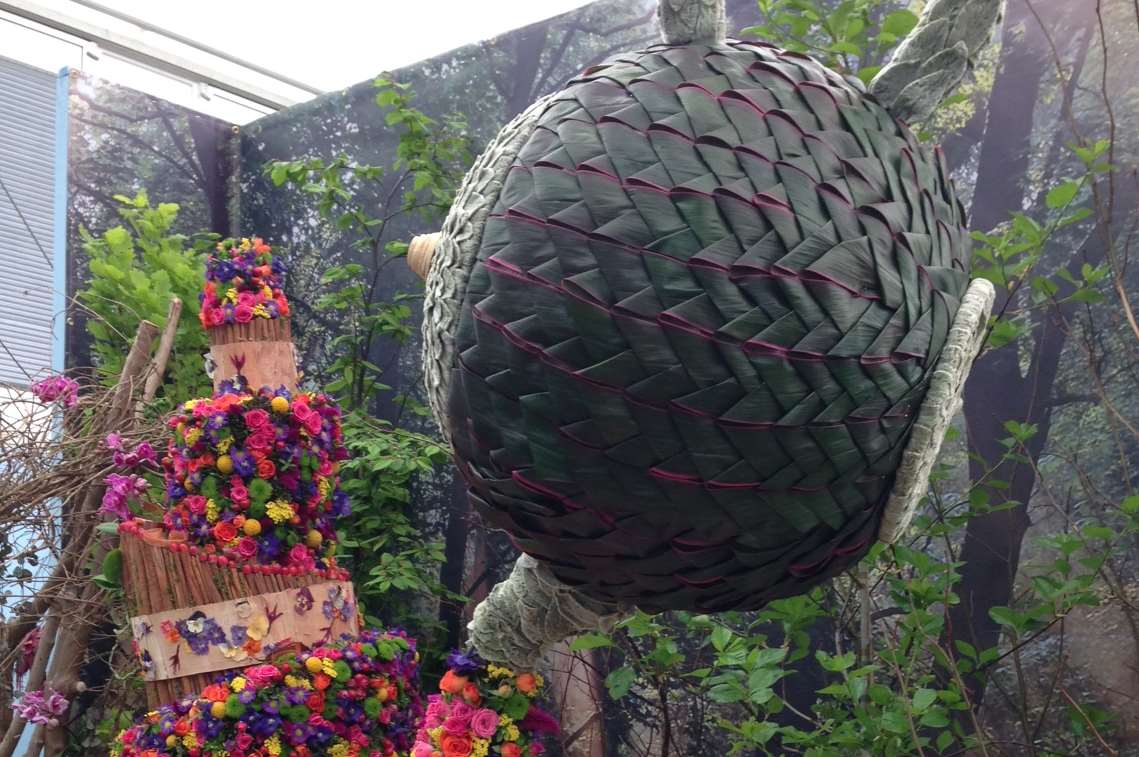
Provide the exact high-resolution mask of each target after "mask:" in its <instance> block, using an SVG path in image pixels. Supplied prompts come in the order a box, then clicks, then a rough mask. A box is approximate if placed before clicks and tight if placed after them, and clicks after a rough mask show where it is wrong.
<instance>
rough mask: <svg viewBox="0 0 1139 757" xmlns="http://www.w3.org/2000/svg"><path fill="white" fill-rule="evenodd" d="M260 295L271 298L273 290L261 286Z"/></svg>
mask: <svg viewBox="0 0 1139 757" xmlns="http://www.w3.org/2000/svg"><path fill="white" fill-rule="evenodd" d="M261 294H263V295H265V296H266V297H272V296H273V289H272V288H271V287H267V286H263V287H261Z"/></svg>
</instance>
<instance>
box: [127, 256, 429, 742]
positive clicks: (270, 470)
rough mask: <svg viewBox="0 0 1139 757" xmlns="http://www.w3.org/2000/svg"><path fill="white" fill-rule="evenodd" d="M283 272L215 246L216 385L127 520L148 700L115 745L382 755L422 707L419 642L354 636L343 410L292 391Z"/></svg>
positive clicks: (206, 309) (208, 299) (190, 408)
mask: <svg viewBox="0 0 1139 757" xmlns="http://www.w3.org/2000/svg"><path fill="white" fill-rule="evenodd" d="M282 274H283V268H282V264H281V262H280V260H279V259H277V258H275V257H274V256H273V253H272V250H271V248H270V247H269V245H267V244H265V243H264V242H262V241H261V240H260V239H252V240H246V239H243V240H240V241H237V242H226V243H223V244H220V245H219V246H218V249H217V251H216V253H215V254H214V255H213V256H211V258H210V259H209V261H208V264H207V281H206V284H205V288H204V291H203V293H202V309H201V315H202V323H203V326H205V327H206V328H207V329H208V330H209V333H210V339H211V343H212V345H213V348H212V350H211V362H212V363H213V379H214V385H215V392H214V394H213V396H212V397H209V398H202V399H195V400H190V401H188V402H186V403H185V405H184V406H183V407H182V408H181V409H180V410H179V411H178V412H176V413H175V414H174V415H173V416H172V417H171V418H170V421H169V427H170V432H171V435H170V439H169V443H168V446H167V451H166V455H165V457H164V458H163V459H162V461H161V462H162V466H163V469H164V474H165V483H166V492H165V502H164V504H163V506H162V507H161V508H160V510H161V513H162V516H161V519H160V520H157V521H144V520H141V519H129V520H126V521H124V522H123V523H121V524H120V533H121V536H122V554H123V585H124V589H125V591H126V595H127V599H128V603H129V607H130V611H131V618H130V626H131V632H132V634H133V643H134V648H135V650H136V653H137V656H138V659H139V662H140V665H141V669H142V676H143V679H144V681H145V683H146V690H147V695H148V699H149V703H150V705H151V707H152V708H153V709H152V711H151V712H150V713H149V714H147V715H146V716H145V717H144V718H143V719H142V720H141V721H139V723H137V724H136V725H135V726H133V727H132V728H129V729H127V730H126V731H124V732H123V733H122V734H121V735H120V736H119V738H118V739H117V741H116V744H115V747H114V748H115V751H116V752H118V753H119V754H124V755H136V754H138V755H141V754H146V755H155V754H179V755H189V756H191V757H192V756H194V755H198V754H203V753H205V752H217V751H222V752H226V753H228V754H235V755H242V754H270V755H281V754H285V755H287V754H297V755H317V754H330V755H341V754H344V755H347V754H349V753H351V754H369V755H390V754H396V753H407V752H409V751H410V749H411V746H412V744H413V741H414V737H415V727H416V725H417V723H418V721H419V718H420V716H421V714H422V707H421V702H420V697H419V694H418V691H417V689H416V684H415V680H416V676H417V670H416V668H417V662H418V657H417V654H416V652H415V641H414V639H410V638H408V637H407V636H406V634H403V633H400V632H394V633H387V632H379V631H374V630H362V627H361V623H360V617H359V612H358V610H357V608H356V600H355V596H354V592H353V587H352V584H351V582H350V581H349V580H348V574H347V572H346V571H344V570H342V569H341V568H339V567H338V566H337V565H336V561H335V558H334V556H333V555H334V549H335V535H336V531H335V522H336V520H337V518H339V517H341V516H344V515H346V514H348V512H349V503H348V499H347V497H346V496H345V494H344V492H343V491H342V490H341V488H340V482H339V476H338V473H339V466H340V462H341V461H342V460H343V459H344V458H345V457H347V451H346V449H345V447H344V445H343V441H342V438H341V427H340V411H339V409H338V408H337V406H336V404H335V403H334V402H332V400H330V399H329V398H328V397H325V396H323V395H320V394H314V393H310V392H305V391H300V390H299V389H298V387H297V380H298V375H299V374H298V371H297V367H296V363H295V360H294V357H293V349H292V344H291V341H290V339H289V326H288V319H289V305H288V301H287V299H286V298H285V296H284V294H283V293H282V289H281V277H282Z"/></svg>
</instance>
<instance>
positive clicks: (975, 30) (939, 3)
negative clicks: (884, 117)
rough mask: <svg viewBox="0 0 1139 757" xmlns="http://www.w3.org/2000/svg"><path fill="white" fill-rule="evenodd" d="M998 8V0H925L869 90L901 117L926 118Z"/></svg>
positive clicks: (959, 75)
mask: <svg viewBox="0 0 1139 757" xmlns="http://www.w3.org/2000/svg"><path fill="white" fill-rule="evenodd" d="M1003 7H1004V0H931V2H929V3H928V4H927V5H926V6H925V10H924V11H923V12H922V14H921V19H920V20H919V21H918V25H917V26H916V27H915V28H914V30H913V31H912V32H911V33H910V35H909V36H908V37H906V39H905V40H904V41H903V42H902V44H901V45H899V46H898V49H897V50H896V51H895V52H894V57H893V58H892V59H891V60H890V62H889V63H888V64H886V66H885V67H884V68H883V69H882V70H881V71H880V72H878V75H877V76H875V77H874V80H873V81H872V82H870V92H871V94H873V95H874V96H875V97H877V98H878V101H879V102H881V103H882V105H883V106H885V107H886V109H887V110H889V111H890V113H892V114H893V115H894V117H895V118H898V119H900V120H902V121H906V122H910V123H913V122H917V121H922V120H924V119H926V118H928V117H929V116H930V114H932V113H933V111H934V110H935V109H936V108H937V106H938V105H939V104H940V103H941V101H942V100H944V99H945V98H946V97H947V96H949V94H950V93H951V92H952V91H953V90H954V89H956V88H957V85H958V84H960V83H961V80H962V79H964V78H965V74H966V73H967V72H968V71H969V69H970V67H971V66H972V64H973V62H974V61H975V60H976V58H977V56H978V55H979V54H980V52H981V50H982V48H984V47H985V45H987V44H988V42H989V37H990V36H991V34H992V31H993V28H994V26H995V25H996V22H997V20H998V19H999V18H1000V15H1001V9H1002V8H1003Z"/></svg>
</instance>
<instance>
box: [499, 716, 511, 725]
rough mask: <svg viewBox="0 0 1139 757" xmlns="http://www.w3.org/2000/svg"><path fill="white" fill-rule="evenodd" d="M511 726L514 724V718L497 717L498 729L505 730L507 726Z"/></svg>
mask: <svg viewBox="0 0 1139 757" xmlns="http://www.w3.org/2000/svg"><path fill="white" fill-rule="evenodd" d="M513 724H514V718H512V717H510V716H509V715H499V716H498V727H499V728H506V727H507V726H509V725H513Z"/></svg>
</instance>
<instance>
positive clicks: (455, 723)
mask: <svg viewBox="0 0 1139 757" xmlns="http://www.w3.org/2000/svg"><path fill="white" fill-rule="evenodd" d="M470 725H471V721H470V720H469V719H467V720H463V719H460V718H457V717H455V716H454V715H452V716H451V717H449V718H447V719H446V720H444V721H443V730H444V731H446V732H447V733H451V734H454V735H456V736H463V735H465V734H466V733H467V732H468V731H469V730H470Z"/></svg>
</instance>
